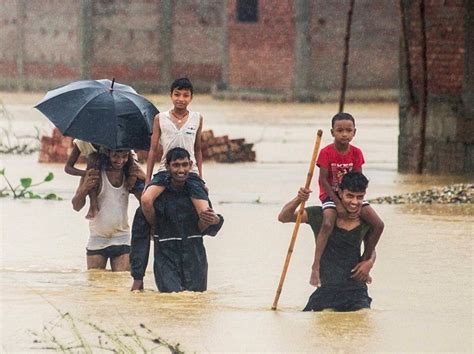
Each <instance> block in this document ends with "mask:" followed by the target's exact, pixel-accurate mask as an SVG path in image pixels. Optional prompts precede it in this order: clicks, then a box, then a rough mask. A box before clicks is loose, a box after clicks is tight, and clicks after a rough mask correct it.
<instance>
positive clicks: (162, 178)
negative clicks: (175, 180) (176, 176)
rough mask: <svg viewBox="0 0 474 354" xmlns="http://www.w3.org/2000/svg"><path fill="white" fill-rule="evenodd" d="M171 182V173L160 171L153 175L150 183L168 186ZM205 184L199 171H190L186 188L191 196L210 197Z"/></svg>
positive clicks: (198, 197) (196, 197) (205, 198)
mask: <svg viewBox="0 0 474 354" xmlns="http://www.w3.org/2000/svg"><path fill="white" fill-rule="evenodd" d="M170 182H171V176H170V173H169V172H168V171H160V172H158V173H156V174H155V175H154V176H153V179H152V180H151V183H150V185H155V186H162V187H167V186H169V185H170ZM204 184H205V182H204V181H203V180H202V179H201V177H199V175H198V174H197V173H194V172H190V173H189V175H188V178H187V179H186V188H187V189H188V192H189V196H190V197H191V198H194V199H204V200H207V199H208V198H209V197H208V194H207V191H206V188H204Z"/></svg>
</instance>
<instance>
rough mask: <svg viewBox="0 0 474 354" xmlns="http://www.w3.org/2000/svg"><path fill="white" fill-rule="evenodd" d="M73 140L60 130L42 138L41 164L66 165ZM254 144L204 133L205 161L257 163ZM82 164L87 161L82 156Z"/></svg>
mask: <svg viewBox="0 0 474 354" xmlns="http://www.w3.org/2000/svg"><path fill="white" fill-rule="evenodd" d="M72 140H73V139H72V138H69V137H67V136H63V135H62V134H61V133H60V132H59V130H58V129H56V128H55V129H54V130H53V136H52V137H49V136H43V137H41V148H40V154H39V159H38V160H39V162H50V163H52V162H59V163H65V162H66V160H67V157H68V156H69V154H70V153H71V150H72V148H73V144H72ZM252 147H253V144H248V143H245V139H243V138H242V139H229V137H228V136H227V135H224V136H218V137H216V136H214V132H213V131H212V130H205V131H203V132H202V156H203V159H204V160H214V161H217V162H243V161H255V151H253V150H252ZM137 153H138V157H139V159H140V160H141V161H144V160H146V155H147V152H146V151H137ZM80 162H81V163H84V162H85V160H84V159H83V157H82V156H81V161H80Z"/></svg>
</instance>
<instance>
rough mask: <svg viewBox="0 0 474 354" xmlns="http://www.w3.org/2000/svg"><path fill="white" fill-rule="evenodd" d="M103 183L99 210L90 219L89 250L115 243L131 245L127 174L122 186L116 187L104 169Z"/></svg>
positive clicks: (102, 172)
mask: <svg viewBox="0 0 474 354" xmlns="http://www.w3.org/2000/svg"><path fill="white" fill-rule="evenodd" d="M101 177H102V183H101V184H102V185H101V188H100V192H99V195H98V196H97V202H98V204H99V212H98V213H97V215H96V217H95V218H94V219H92V220H90V221H89V230H90V236H89V242H88V243H87V249H88V250H99V249H103V248H105V247H109V246H115V245H130V226H129V225H128V199H129V192H128V190H127V187H126V184H125V176H124V179H123V181H122V185H121V186H120V187H114V186H113V185H112V184H111V183H110V181H109V178H108V177H107V173H105V171H104V170H102V171H101Z"/></svg>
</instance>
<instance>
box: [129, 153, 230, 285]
mask: <svg viewBox="0 0 474 354" xmlns="http://www.w3.org/2000/svg"><path fill="white" fill-rule="evenodd" d="M191 166H192V161H191V159H190V155H189V152H188V151H187V150H185V149H183V148H174V149H171V150H170V151H168V153H167V154H166V168H167V170H168V171H169V173H170V178H171V181H170V183H169V186H167V187H166V189H165V190H164V191H163V192H162V193H161V194H160V196H159V197H158V198H157V199H156V201H155V203H154V207H155V211H156V220H157V223H156V225H155V234H154V235H153V238H154V241H155V242H154V267H153V270H154V274H155V282H156V285H157V287H158V290H159V291H160V292H179V291H185V290H188V291H205V290H206V289H207V270H208V266H207V257H206V250H205V247H204V242H203V236H204V235H210V236H215V235H216V234H217V232H218V231H219V230H220V228H221V227H222V224H223V222H224V219H223V217H222V216H221V215H218V214H216V213H215V212H214V211H213V210H212V209H210V208H208V209H207V210H205V211H203V212H201V213H200V215H198V213H197V211H196V209H195V208H194V205H193V202H192V200H191V197H190V196H189V191H188V190H187V188H188V187H187V179H188V175H189V172H190V171H191ZM149 235H150V226H149V224H148V222H147V221H146V219H145V217H144V215H143V212H142V210H141V208H138V209H137V212H136V213H135V218H134V220H133V226H132V250H131V253H130V263H131V273H132V277H133V279H134V281H133V285H132V289H131V290H142V289H143V277H144V275H145V270H146V266H147V264H148V254H149V249H150V238H149Z"/></svg>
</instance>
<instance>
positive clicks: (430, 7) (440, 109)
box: [398, 0, 474, 174]
mask: <svg viewBox="0 0 474 354" xmlns="http://www.w3.org/2000/svg"><path fill="white" fill-rule="evenodd" d="M403 4H404V9H405V12H406V14H407V16H406V18H407V21H406V24H407V29H408V32H407V34H408V36H407V43H408V50H406V49H405V47H404V46H403V45H402V48H401V54H402V59H401V70H400V82H401V89H400V90H401V92H400V94H401V96H400V135H399V158H398V164H399V170H400V171H402V172H425V173H426V172H427V173H441V174H444V173H447V174H453V173H454V174H458V173H472V172H474V145H473V143H474V135H473V133H474V109H473V106H474V102H473V100H472V93H473V92H474V84H473V80H472V79H469V78H468V77H469V72H470V73H471V74H472V72H473V68H474V66H473V60H474V52H473V50H472V49H473V43H472V42H473V41H474V36H473V34H474V11H473V2H472V1H463V0H451V1H426V2H425V4H426V7H425V18H426V26H425V27H426V67H427V73H428V74H427V85H426V90H427V98H426V124H425V132H424V133H423V127H422V126H423V119H422V115H423V113H422V112H423V102H424V100H423V69H422V68H423V66H422V61H423V55H422V53H423V51H422V48H423V46H422V36H421V31H422V26H421V20H420V18H421V17H420V7H419V6H418V4H417V2H414V1H404V3H403ZM469 49H470V50H469ZM406 54H408V58H409V62H407V60H406V58H407V56H406ZM407 63H408V65H409V67H410V68H411V70H410V69H409V68H407ZM410 81H411V82H412V96H413V98H410V96H411V95H410ZM469 97H471V99H470V98H469Z"/></svg>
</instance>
